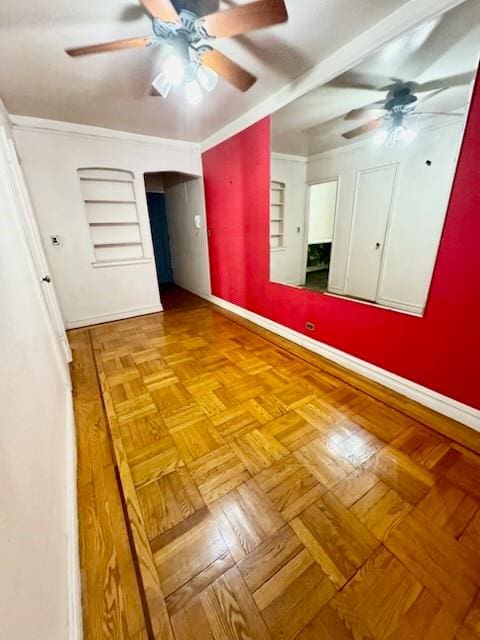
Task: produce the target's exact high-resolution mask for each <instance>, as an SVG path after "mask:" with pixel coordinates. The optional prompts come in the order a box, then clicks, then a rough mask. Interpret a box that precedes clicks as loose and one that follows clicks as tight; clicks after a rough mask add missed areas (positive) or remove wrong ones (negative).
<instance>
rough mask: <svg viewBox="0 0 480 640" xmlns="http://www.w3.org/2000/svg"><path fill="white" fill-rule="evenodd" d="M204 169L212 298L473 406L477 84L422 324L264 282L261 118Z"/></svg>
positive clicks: (479, 152) (478, 223)
mask: <svg viewBox="0 0 480 640" xmlns="http://www.w3.org/2000/svg"><path fill="white" fill-rule="evenodd" d="M203 169H204V176H205V197H206V205H207V223H208V227H209V229H210V240H209V251H210V270H211V278H212V292H213V294H214V295H216V296H219V297H220V298H224V299H225V300H228V301H230V302H232V303H234V304H236V305H239V306H241V307H244V308H245V309H249V310H250V311H253V312H255V313H258V314H260V315H262V316H265V317H266V318H270V319H271V320H274V321H276V322H279V323H281V324H283V325H285V326H287V327H290V328H291V329H295V330H296V331H299V332H301V333H304V334H306V335H308V336H310V337H314V338H316V339H318V340H320V341H322V342H325V343H327V344H329V345H331V346H333V347H336V348H338V349H341V350H342V351H346V352H347V353H350V354H352V355H354V356H357V357H359V358H362V359H363V360H366V361H368V362H371V363H373V364H375V365H378V366H379V367H383V368H384V369H387V370H389V371H392V372H394V373H396V374H398V375H400V376H403V377H405V378H408V379H410V380H413V381H414V382H417V383H419V384H421V385H424V386H426V387H429V388H430V389H433V390H435V391H438V392H439V393H442V394H444V395H446V396H450V397H452V398H455V399H456V400H459V401H460V402H463V403H465V404H468V405H470V406H473V407H475V408H479V409H480V331H479V329H480V79H479V80H477V85H476V90H475V93H474V98H473V101H472V105H471V109H470V115H469V119H468V123H467V129H466V133H465V137H464V140H463V145H462V149H461V154H460V160H459V163H458V166H457V173H456V177H455V181H454V186H453V190H452V194H451V199H450V204H449V208H448V213H447V218H446V222H445V227H444V230H443V236H442V240H441V244H440V250H439V254H438V259H437V263H436V266H435V272H434V275H433V280H432V285H431V289H430V296H429V299H428V303H427V307H426V310H425V314H424V316H423V318H417V317H414V316H409V315H406V314H403V313H398V312H395V311H389V310H388V309H382V308H380V307H374V306H369V305H363V304H358V303H356V302H352V301H349V300H344V299H339V298H334V297H331V296H326V295H323V294H319V293H314V292H310V291H306V290H303V289H296V288H293V287H289V286H285V285H281V284H275V283H271V282H269V188H270V119H269V118H266V119H264V120H261V121H260V122H258V123H257V124H255V125H253V126H252V127H250V128H248V129H246V130H245V131H242V132H241V133H239V134H238V135H236V136H234V137H232V138H230V139H229V140H227V141H225V142H223V143H221V144H219V145H218V146H216V147H214V148H213V149H210V150H209V151H207V152H206V153H204V155H203ZM306 321H311V322H314V323H315V324H316V330H315V332H313V333H312V332H309V331H307V330H306V329H305V322H306Z"/></svg>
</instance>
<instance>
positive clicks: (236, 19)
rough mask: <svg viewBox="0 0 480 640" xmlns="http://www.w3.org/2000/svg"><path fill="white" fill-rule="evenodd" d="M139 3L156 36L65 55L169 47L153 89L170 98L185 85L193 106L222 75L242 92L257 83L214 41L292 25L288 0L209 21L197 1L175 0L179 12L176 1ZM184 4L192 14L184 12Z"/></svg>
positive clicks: (262, 0)
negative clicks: (175, 88) (176, 88)
mask: <svg viewBox="0 0 480 640" xmlns="http://www.w3.org/2000/svg"><path fill="white" fill-rule="evenodd" d="M140 3H141V5H142V6H143V8H144V9H146V11H147V12H148V13H149V15H150V16H151V18H152V28H153V35H149V36H141V37H138V38H128V39H126V40H115V41H113V42H105V43H101V44H94V45H91V46H85V47H77V48H74V49H66V53H67V54H68V55H69V56H72V57H77V56H84V55H90V54H93V53H102V52H108V51H119V50H122V49H133V48H143V47H147V48H150V47H158V46H162V45H167V47H168V52H167V55H166V57H165V59H164V62H163V70H162V72H161V73H160V74H159V75H158V76H157V77H156V78H155V79H154V80H153V82H152V86H153V88H154V89H155V91H156V92H157V95H161V96H163V97H164V98H166V97H167V96H168V95H169V93H170V91H171V89H172V87H174V86H177V85H180V84H182V83H185V87H186V94H187V99H188V101H189V102H190V103H191V104H198V103H199V102H200V101H201V99H202V90H201V87H203V89H205V90H206V91H208V92H211V91H213V90H214V88H215V86H216V85H217V81H218V76H219V75H220V76H221V77H222V78H223V79H224V80H226V81H227V82H229V83H230V84H232V85H233V86H235V87H236V88H237V89H240V91H248V90H249V89H250V88H251V87H252V85H254V84H255V82H256V81H257V78H256V77H255V76H253V75H252V74H251V73H249V72H248V71H246V70H245V69H243V68H242V67H241V66H240V65H238V64H237V63H236V62H234V61H233V60H231V59H230V58H228V57H227V56H225V55H224V54H223V53H220V51H217V50H215V49H214V48H213V47H212V46H211V44H212V41H213V40H215V39H217V38H228V37H232V36H237V35H240V34H243V33H247V32H248V31H253V30H254V29H262V28H264V27H269V26H271V25H274V24H280V23H282V22H286V21H287V20H288V13H287V8H286V6H285V1H284V0H256V1H255V2H250V3H248V4H244V5H240V6H237V7H232V8H230V9H226V10H224V11H217V12H216V13H212V14H210V15H206V16H201V13H202V12H201V8H200V3H199V1H198V0H197V2H191V1H187V0H180V1H176V2H175V4H177V5H181V6H182V7H183V8H181V9H180V12H179V13H178V12H177V9H176V8H175V6H174V4H173V2H172V0H140ZM185 5H186V6H188V9H187V8H184V7H185ZM192 8H193V9H194V11H192V10H191V9H192Z"/></svg>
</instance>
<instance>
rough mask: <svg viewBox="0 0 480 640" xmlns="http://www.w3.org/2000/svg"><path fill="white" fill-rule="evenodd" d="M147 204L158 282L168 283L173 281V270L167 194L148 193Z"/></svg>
mask: <svg viewBox="0 0 480 640" xmlns="http://www.w3.org/2000/svg"><path fill="white" fill-rule="evenodd" d="M147 204H148V215H149V218H150V228H151V230H152V240H153V252H154V254H155V266H156V268H157V277H158V283H159V284H168V283H169V282H173V272H172V258H171V255H170V241H169V238H168V226H167V214H166V211H165V196H164V195H163V193H147Z"/></svg>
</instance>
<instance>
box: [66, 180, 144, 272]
mask: <svg viewBox="0 0 480 640" xmlns="http://www.w3.org/2000/svg"><path fill="white" fill-rule="evenodd" d="M78 174H79V178H80V186H81V189H82V194H83V201H84V204H85V212H86V215H87V222H88V226H89V229H90V237H91V239H92V247H93V252H94V261H93V263H92V264H108V265H114V264H116V263H119V264H129V263H131V262H132V261H135V260H142V259H144V258H145V256H144V252H143V242H142V235H141V230H140V222H139V219H138V211H137V201H136V197H135V185H134V176H133V174H132V173H130V172H129V171H124V170H121V169H79V171H78Z"/></svg>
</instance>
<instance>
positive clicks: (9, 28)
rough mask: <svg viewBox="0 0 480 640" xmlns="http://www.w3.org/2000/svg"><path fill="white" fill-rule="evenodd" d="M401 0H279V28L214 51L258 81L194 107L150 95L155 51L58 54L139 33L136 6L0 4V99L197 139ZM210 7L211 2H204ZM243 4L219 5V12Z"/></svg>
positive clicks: (146, 26)
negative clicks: (282, 0)
mask: <svg viewBox="0 0 480 640" xmlns="http://www.w3.org/2000/svg"><path fill="white" fill-rule="evenodd" d="M406 1H407V0H361V1H360V0H286V3H287V6H288V11H289V15H290V20H289V22H288V23H287V24H285V25H278V26H275V27H272V28H270V29H266V30H262V31H257V32H255V33H252V34H249V35H248V36H242V37H237V38H235V39H230V40H220V41H219V42H218V49H220V50H221V51H222V52H223V53H225V54H227V55H229V56H230V57H232V58H233V59H234V60H235V61H237V62H238V63H240V64H241V65H242V66H244V67H245V68H246V69H248V70H249V71H250V72H252V73H254V74H255V75H257V76H258V78H259V81H258V82H257V84H256V85H255V86H254V87H253V88H252V89H251V90H250V91H249V92H248V93H246V94H242V93H240V92H239V91H237V90H236V89H234V88H232V87H230V86H229V85H227V84H226V83H224V82H220V83H219V85H218V87H217V89H216V90H215V92H214V93H213V94H212V95H210V96H207V97H205V99H204V100H203V102H202V103H201V105H199V106H197V107H191V106H188V105H187V103H186V101H185V99H184V96H183V93H182V90H181V89H177V90H176V93H175V94H173V93H172V95H171V96H170V97H169V98H168V99H167V100H164V99H163V98H160V97H152V96H151V95H149V89H150V84H151V81H152V79H153V78H154V77H155V75H156V74H157V73H158V72H159V56H160V55H161V52H160V51H159V49H153V50H148V49H146V50H135V49H132V50H129V51H119V52H115V53H105V54H98V55H95V56H88V57H84V58H77V59H72V58H69V57H68V56H67V55H66V54H65V53H64V49H65V48H66V47H75V46H82V45H87V44H93V43H96V42H105V41H108V40H115V39H118V38H128V37H134V36H138V35H146V34H149V33H150V32H151V22H150V20H149V19H148V18H147V16H145V15H144V14H143V13H142V12H141V11H140V10H139V9H138V6H139V5H138V3H137V2H136V1H135V0H102V2H95V3H92V2H86V1H85V0H49V1H48V2H46V1H43V2H42V1H40V0H37V1H34V0H1V3H0V59H1V60H2V64H1V65H0V97H1V98H2V99H3V101H4V102H5V105H6V107H7V110H8V111H9V112H10V113H12V114H17V115H26V116H36V117H41V118H49V119H52V120H62V121H65V122H76V123H81V124H88V125H96V126H101V127H107V128H111V129H119V130H124V131H131V132H136V133H144V134H150V135H157V136H162V137H167V138H176V139H182V140H190V141H195V142H198V141H201V140H204V139H205V138H207V137H208V136H210V135H211V134H213V133H215V132H216V131H217V130H219V129H220V128H222V127H223V126H225V125H227V124H228V123H229V122H231V121H233V120H234V119H236V118H237V117H239V116H240V115H242V114H243V113H245V112H246V111H248V110H249V109H251V108H252V107H254V106H255V105H257V104H258V103H260V102H262V101H263V100H265V99H266V98H267V97H268V96H269V95H271V94H272V93H273V92H275V91H277V90H279V89H281V88H282V87H283V86H284V85H286V84H289V83H290V82H291V81H292V80H293V79H295V78H296V77H298V76H300V75H301V74H302V73H304V72H305V71H307V70H308V69H309V68H311V67H312V66H314V65H315V64H316V63H317V62H318V61H320V60H322V59H323V58H325V57H326V56H327V55H329V54H331V53H332V52H334V51H335V50H336V49H338V48H339V47H341V46H342V45H343V44H345V43H347V42H349V41H350V40H351V39H353V38H354V37H355V36H357V35H359V34H360V33H362V32H363V31H365V30H366V29H368V28H369V27H371V26H373V25H374V24H376V23H377V22H379V21H380V20H381V19H383V18H384V17H386V16H387V15H389V14H390V13H392V12H393V11H394V10H396V9H397V8H399V7H400V6H401V5H403V4H405V3H406ZM203 2H204V3H208V4H209V5H210V6H212V5H213V6H214V5H215V4H216V2H217V0H203ZM236 4H246V0H225V1H223V0H222V2H221V4H220V6H221V8H228V7H229V6H233V5H236Z"/></svg>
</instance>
